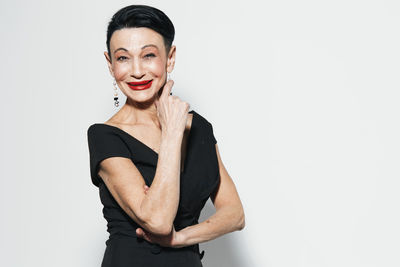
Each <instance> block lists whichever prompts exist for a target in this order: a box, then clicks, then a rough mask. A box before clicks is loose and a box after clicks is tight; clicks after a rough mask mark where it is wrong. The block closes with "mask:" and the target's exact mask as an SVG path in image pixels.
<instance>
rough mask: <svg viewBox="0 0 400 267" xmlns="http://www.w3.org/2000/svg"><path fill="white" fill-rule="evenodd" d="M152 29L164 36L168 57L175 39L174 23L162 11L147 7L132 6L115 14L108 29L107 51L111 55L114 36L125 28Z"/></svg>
mask: <svg viewBox="0 0 400 267" xmlns="http://www.w3.org/2000/svg"><path fill="white" fill-rule="evenodd" d="M138 27H146V28H150V29H152V30H154V31H156V32H158V33H159V34H161V35H162V37H163V39H164V45H165V48H166V53H167V55H168V52H169V50H170V49H171V46H172V42H173V41H174V37H175V28H174V25H173V24H172V21H171V20H170V19H169V18H168V17H167V15H165V14H164V12H162V11H161V10H159V9H157V8H155V7H151V6H147V5H130V6H126V7H124V8H121V9H120V10H118V11H117V13H115V14H114V16H113V17H112V18H111V21H110V22H109V24H108V28H107V42H106V43H107V51H108V54H109V55H110V60H111V54H110V40H111V36H112V34H113V33H114V32H115V31H117V30H120V29H123V28H138Z"/></svg>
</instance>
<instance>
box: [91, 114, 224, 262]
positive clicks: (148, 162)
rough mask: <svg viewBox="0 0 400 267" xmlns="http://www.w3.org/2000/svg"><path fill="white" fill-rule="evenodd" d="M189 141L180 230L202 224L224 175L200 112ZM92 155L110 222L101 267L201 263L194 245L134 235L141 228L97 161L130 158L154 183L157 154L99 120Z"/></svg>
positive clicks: (177, 222)
mask: <svg viewBox="0 0 400 267" xmlns="http://www.w3.org/2000/svg"><path fill="white" fill-rule="evenodd" d="M189 113H192V114H193V119H192V125H191V128H190V131H189V136H188V139H187V145H186V150H187V151H186V156H185V159H184V170H183V171H181V174H180V198H179V206H178V211H177V215H176V217H175V220H174V226H175V229H176V231H179V230H181V229H183V228H185V227H187V226H190V225H194V224H198V223H199V222H198V219H199V216H200V212H201V210H202V209H203V207H204V205H205V203H206V202H207V200H208V198H209V197H210V195H211V194H212V193H213V192H214V190H216V188H217V186H218V184H219V181H220V177H219V166H218V159H217V154H216V149H215V144H216V143H217V141H216V139H215V137H214V133H213V128H212V124H211V123H210V122H209V121H207V120H206V119H205V118H204V117H203V116H201V115H200V114H198V113H197V112H196V111H194V110H191V111H189ZM87 139H88V146H89V154H90V176H91V180H92V183H93V184H94V185H95V186H97V187H98V188H99V195H100V200H101V203H102V204H103V206H104V207H103V216H104V218H105V219H106V221H107V231H108V232H109V238H108V240H107V241H106V242H105V243H106V248H105V252H104V256H103V260H102V264H101V266H102V267H111V266H112V267H131V266H132V267H142V266H143V267H144V266H146V267H153V266H154V267H162V266H165V267H167V266H168V267H169V266H171V267H172V266H173V267H197V266H203V265H202V263H201V259H202V257H203V255H204V251H203V252H202V253H200V252H199V245H198V244H195V245H192V246H187V247H183V248H170V247H162V246H160V245H158V244H152V243H150V242H148V241H146V240H144V239H142V238H138V237H136V228H138V227H140V226H139V225H138V224H137V223H136V222H135V221H134V220H133V219H132V218H130V217H129V216H128V215H127V214H126V213H125V211H124V210H123V209H122V208H121V207H120V206H119V205H118V203H117V202H116V200H115V199H114V197H113V196H112V194H111V193H110V191H109V190H108V189H107V187H106V185H105V184H104V182H103V180H102V179H101V177H99V176H98V171H99V163H100V162H101V161H102V160H104V159H106V158H109V157H126V158H129V159H131V160H132V162H133V163H134V164H135V166H136V167H137V168H138V170H139V171H140V173H141V174H142V176H143V178H144V180H145V183H146V185H147V186H149V187H150V186H151V183H152V181H153V178H154V175H155V171H156V167H157V161H158V154H157V153H156V152H155V151H154V150H153V149H151V148H150V147H148V146H147V145H145V144H144V143H142V142H141V141H139V140H138V139H136V138H135V137H133V136H132V135H130V134H129V133H127V132H125V131H124V130H122V129H120V128H118V127H115V126H111V125H108V124H104V123H95V124H92V125H90V126H89V128H88V130H87Z"/></svg>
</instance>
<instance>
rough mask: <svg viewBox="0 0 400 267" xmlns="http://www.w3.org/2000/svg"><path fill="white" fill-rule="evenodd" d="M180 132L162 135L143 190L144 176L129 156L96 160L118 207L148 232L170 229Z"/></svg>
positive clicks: (176, 191)
mask: <svg viewBox="0 0 400 267" xmlns="http://www.w3.org/2000/svg"><path fill="white" fill-rule="evenodd" d="M181 142H182V135H180V134H179V133H175V134H165V135H164V133H163V134H162V138H161V145H160V151H159V156H158V163H157V169H156V173H155V176H154V179H153V182H152V184H151V187H150V188H149V189H148V191H147V193H145V192H144V191H143V187H144V186H145V182H144V178H143V176H142V175H141V173H140V172H139V170H138V169H137V167H136V166H135V164H133V162H132V161H131V159H128V158H122V157H110V158H107V159H105V160H103V161H102V162H101V163H100V169H99V176H100V177H101V178H102V179H103V181H104V183H105V184H106V186H107V188H108V189H109V191H110V193H111V194H112V196H113V197H114V199H115V200H116V201H117V203H118V204H119V206H120V207H121V208H122V209H123V210H124V211H125V212H126V213H127V214H128V215H129V217H131V218H132V219H133V220H134V221H135V222H137V223H138V224H139V225H140V226H142V227H143V228H144V229H146V230H147V231H149V232H152V233H154V234H159V235H167V234H169V233H170V232H171V229H172V225H173V220H174V218H175V216H176V212H177V209H178V203H179V190H180V189H179V188H180V159H181V149H180V146H181Z"/></svg>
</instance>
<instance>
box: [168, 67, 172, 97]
mask: <svg viewBox="0 0 400 267" xmlns="http://www.w3.org/2000/svg"><path fill="white" fill-rule="evenodd" d="M169 80H171V75H170V74H169V72H167V81H169ZM169 95H172V89H171V92H169Z"/></svg>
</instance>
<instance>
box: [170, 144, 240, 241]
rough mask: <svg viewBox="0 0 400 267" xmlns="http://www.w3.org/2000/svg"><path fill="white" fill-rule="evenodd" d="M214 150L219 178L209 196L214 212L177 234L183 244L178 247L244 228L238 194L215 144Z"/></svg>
mask: <svg viewBox="0 0 400 267" xmlns="http://www.w3.org/2000/svg"><path fill="white" fill-rule="evenodd" d="M215 149H216V151H217V157H218V164H219V173H220V178H221V182H220V184H219V187H218V188H217V190H216V192H215V195H213V196H211V200H212V202H213V203H214V206H215V209H216V212H215V213H214V214H213V215H212V216H210V217H209V218H208V219H206V220H205V221H203V222H201V223H199V224H196V225H192V226H188V227H186V228H184V229H182V230H181V231H179V232H177V234H178V235H180V236H181V237H180V240H181V243H183V244H180V245H183V246H189V245H193V244H197V243H201V242H206V241H209V240H212V239H215V238H217V237H219V236H222V235H224V234H227V233H230V232H233V231H237V230H242V229H243V228H244V226H245V215H244V210H243V206H242V202H241V201H240V198H239V194H238V192H237V191H236V187H235V184H234V183H233V181H232V178H231V177H230V176H229V174H228V171H227V170H226V168H225V166H224V164H223V162H222V160H221V156H220V154H219V150H218V145H217V144H215Z"/></svg>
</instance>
